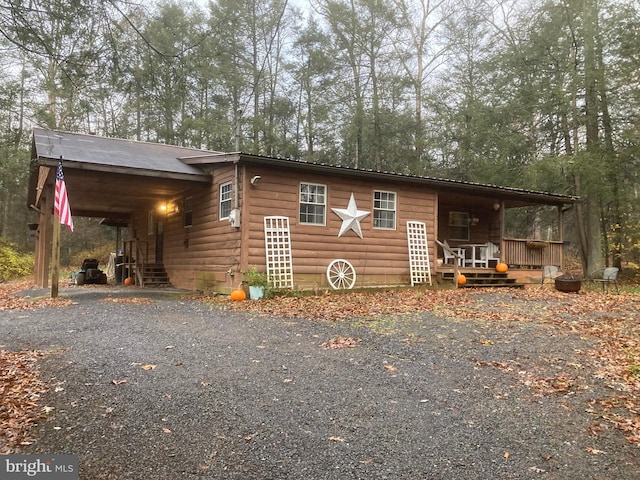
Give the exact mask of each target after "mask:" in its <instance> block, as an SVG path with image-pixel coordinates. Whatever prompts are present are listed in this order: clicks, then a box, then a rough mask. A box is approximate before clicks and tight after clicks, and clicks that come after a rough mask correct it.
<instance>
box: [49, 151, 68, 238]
mask: <svg viewBox="0 0 640 480" xmlns="http://www.w3.org/2000/svg"><path fill="white" fill-rule="evenodd" d="M53 211H54V212H56V213H57V214H58V217H59V218H60V224H61V225H66V226H67V228H69V231H71V232H73V219H72V218H71V207H70V206H69V199H68V198H67V186H66V185H65V183H64V174H63V173H62V160H60V161H59V162H58V171H57V172H56V196H55V201H54V203H53Z"/></svg>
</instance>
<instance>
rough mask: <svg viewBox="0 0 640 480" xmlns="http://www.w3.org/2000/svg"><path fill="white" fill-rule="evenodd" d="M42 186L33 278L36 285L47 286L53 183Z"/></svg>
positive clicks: (51, 238)
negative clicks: (35, 265)
mask: <svg viewBox="0 0 640 480" xmlns="http://www.w3.org/2000/svg"><path fill="white" fill-rule="evenodd" d="M43 188H44V189H45V191H44V192H43V195H42V197H41V198H42V200H43V201H41V202H40V211H41V213H40V225H39V235H38V242H37V250H38V255H37V256H36V262H37V263H38V264H37V267H36V269H35V270H36V274H37V276H36V277H35V278H34V280H35V282H36V285H37V286H38V287H40V288H47V287H48V286H49V261H50V259H51V242H52V240H53V237H52V234H53V232H52V228H51V227H52V223H51V216H52V214H51V212H52V211H53V197H54V192H53V189H54V187H53V185H51V184H49V183H46V184H45V185H44V186H43Z"/></svg>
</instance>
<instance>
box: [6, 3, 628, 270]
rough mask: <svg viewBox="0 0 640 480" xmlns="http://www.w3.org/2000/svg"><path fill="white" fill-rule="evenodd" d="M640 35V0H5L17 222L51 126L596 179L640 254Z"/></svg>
mask: <svg viewBox="0 0 640 480" xmlns="http://www.w3.org/2000/svg"><path fill="white" fill-rule="evenodd" d="M639 47H640V3H639V2H638V1H637V0H633V1H631V2H629V1H622V0H433V1H429V0H384V1H382V0H309V1H303V0H297V1H295V2H293V1H287V0H218V1H209V2H202V1H199V2H191V3H190V2H180V3H178V2H171V1H164V0H163V1H156V2H152V1H145V2H142V1H141V0H139V1H136V0H4V1H2V2H0V50H1V51H2V55H0V239H1V240H4V241H9V242H12V243H14V244H16V245H17V246H18V247H20V248H24V249H29V248H31V245H32V239H31V238H30V233H29V231H28V229H27V227H26V225H27V223H28V221H29V216H30V213H29V209H28V208H27V205H26V190H27V177H28V170H29V157H30V140H31V136H30V134H31V128H32V127H33V126H42V127H47V128H53V129H60V130H65V131H71V132H80V133H92V134H97V135H103V136H109V137H118V138H128V139H134V140H142V141H149V142H161V143H168V144H174V145H180V146H187V147H198V148H200V147H202V148H206V149H210V150H219V151H236V150H240V151H243V152H246V153H253V154H261V155H269V156H282V157H294V158H300V159H304V160H308V161H314V162H323V163H328V164H340V165H345V166H351V167H357V168H366V169H375V170H383V171H393V172H399V173H407V174H416V175H426V176H431V177H443V178H451V179H456V180H463V181H472V182H479V183H486V184H495V185H503V186H511V187H520V188H525V189H528V190H539V191H547V192H553V193H563V194H569V195H577V196H579V197H580V198H581V202H579V203H578V204H577V205H576V206H575V207H574V208H573V209H572V211H571V213H570V214H569V215H568V216H571V224H572V225H573V226H574V228H575V232H572V233H573V234H574V235H575V238H576V239H577V242H576V243H577V245H578V251H579V254H580V257H581V260H582V264H583V268H584V270H585V272H591V271H593V270H595V269H597V268H601V267H602V266H604V265H605V264H611V263H612V264H614V265H616V266H619V265H621V263H622V262H636V263H638V262H640V199H639V198H638V194H639V192H638V186H639V182H638V174H639V171H640V170H639V168H638V166H639V160H638V159H639V157H640V123H639V117H638V114H639V112H640V48H639ZM69 195H70V199H71V202H72V201H73V197H72V192H70V193H69ZM72 207H73V204H72ZM95 223H96V222H95V221H93V222H92V221H88V220H87V221H86V227H85V228H84V229H83V230H85V231H88V230H89V229H99V227H98V226H97V225H95ZM532 224H535V222H532ZM76 231H78V229H76ZM73 235H74V236H73V243H74V248H75V243H76V242H82V241H84V240H83V239H82V238H79V237H78V236H77V235H76V234H75V233H74V234H73ZM86 237H87V239H91V238H94V236H92V234H91V233H90V232H89V233H87V234H86ZM71 241H72V239H71V237H64V238H63V247H65V245H66V248H69V247H68V246H69V244H70V242H71Z"/></svg>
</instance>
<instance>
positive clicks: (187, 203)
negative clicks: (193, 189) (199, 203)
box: [182, 197, 193, 228]
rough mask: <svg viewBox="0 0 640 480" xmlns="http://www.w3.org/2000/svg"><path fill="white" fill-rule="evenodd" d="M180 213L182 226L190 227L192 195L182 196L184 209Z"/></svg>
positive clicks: (191, 220) (191, 222)
mask: <svg viewBox="0 0 640 480" xmlns="http://www.w3.org/2000/svg"><path fill="white" fill-rule="evenodd" d="M182 215H183V216H182V218H183V222H182V223H183V225H184V228H191V226H192V225H193V197H184V211H183V213H182Z"/></svg>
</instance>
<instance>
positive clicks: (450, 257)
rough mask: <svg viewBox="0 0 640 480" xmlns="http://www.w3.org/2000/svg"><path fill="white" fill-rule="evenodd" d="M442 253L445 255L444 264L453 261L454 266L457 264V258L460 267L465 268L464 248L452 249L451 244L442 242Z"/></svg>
mask: <svg viewBox="0 0 640 480" xmlns="http://www.w3.org/2000/svg"><path fill="white" fill-rule="evenodd" d="M442 252H443V254H444V263H446V264H448V263H449V261H451V264H452V265H453V264H455V262H456V256H457V257H458V266H459V267H464V248H459V247H450V246H449V243H447V241H446V240H445V241H443V242H442ZM454 254H455V255H454Z"/></svg>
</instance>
